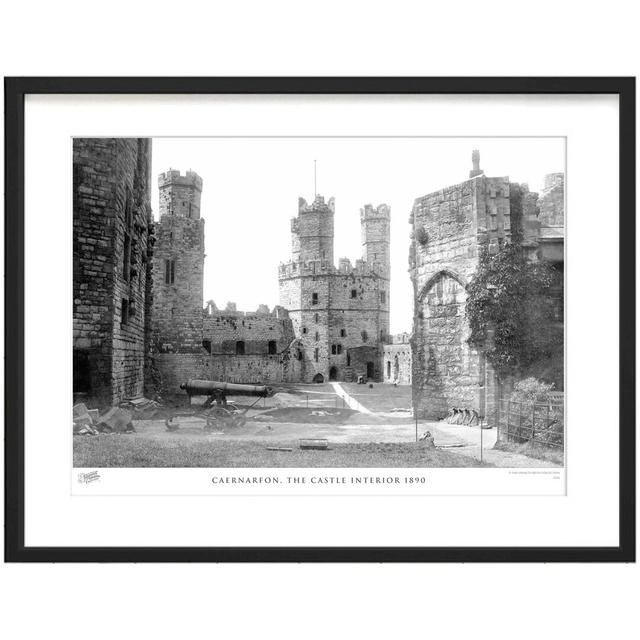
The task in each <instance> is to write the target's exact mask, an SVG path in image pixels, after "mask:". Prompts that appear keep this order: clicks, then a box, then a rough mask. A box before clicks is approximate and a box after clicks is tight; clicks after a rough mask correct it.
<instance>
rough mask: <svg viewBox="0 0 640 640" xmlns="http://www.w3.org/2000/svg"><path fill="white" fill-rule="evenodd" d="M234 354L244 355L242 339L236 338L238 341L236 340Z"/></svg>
mask: <svg viewBox="0 0 640 640" xmlns="http://www.w3.org/2000/svg"><path fill="white" fill-rule="evenodd" d="M236 355H237V356H243V355H244V340H238V342H236Z"/></svg>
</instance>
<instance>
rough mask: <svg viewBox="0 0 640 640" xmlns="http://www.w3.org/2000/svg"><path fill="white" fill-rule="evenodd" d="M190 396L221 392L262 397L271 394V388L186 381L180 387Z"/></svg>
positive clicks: (215, 381)
mask: <svg viewBox="0 0 640 640" xmlns="http://www.w3.org/2000/svg"><path fill="white" fill-rule="evenodd" d="M180 388H181V389H184V390H185V391H186V392H187V393H188V394H189V395H190V396H210V395H213V394H214V393H216V391H221V392H222V393H224V394H226V395H233V396H263V397H268V396H270V395H271V393H272V389H271V387H267V386H266V385H262V384H237V383H234V382H220V381H218V380H188V381H187V382H184V383H183V384H181V385H180Z"/></svg>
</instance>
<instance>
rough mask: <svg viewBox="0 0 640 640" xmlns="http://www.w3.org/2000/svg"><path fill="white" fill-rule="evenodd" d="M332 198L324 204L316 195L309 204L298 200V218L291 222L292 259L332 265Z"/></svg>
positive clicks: (320, 197) (333, 206)
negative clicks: (319, 261) (323, 261)
mask: <svg viewBox="0 0 640 640" xmlns="http://www.w3.org/2000/svg"><path fill="white" fill-rule="evenodd" d="M334 213H335V204H334V200H333V198H329V201H328V202H327V203H325V201H324V198H323V197H322V196H320V195H316V197H315V200H314V201H313V202H312V203H311V204H307V201H306V200H305V199H304V198H299V199H298V217H297V218H294V219H293V220H292V221H291V234H292V254H293V256H292V257H293V259H294V261H295V260H300V261H301V262H311V261H313V260H326V261H327V262H329V263H330V264H331V265H333V217H334Z"/></svg>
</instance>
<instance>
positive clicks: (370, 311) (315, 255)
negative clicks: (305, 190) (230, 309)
mask: <svg viewBox="0 0 640 640" xmlns="http://www.w3.org/2000/svg"><path fill="white" fill-rule="evenodd" d="M334 213H335V207H334V199H333V198H331V199H329V200H328V202H326V203H325V200H324V198H323V197H322V196H320V195H316V197H315V199H314V201H313V202H312V203H311V204H307V202H306V201H305V200H304V199H303V198H300V199H299V201H298V216H297V217H296V218H293V220H292V221H291V234H292V243H291V260H290V261H289V262H287V263H285V264H281V265H280V269H279V285H280V304H281V305H282V306H283V307H284V308H285V309H287V310H288V312H289V317H290V318H291V320H292V322H293V328H294V331H295V335H296V338H298V340H299V341H300V345H301V349H300V357H301V358H304V360H305V369H304V370H305V381H306V382H311V381H312V380H314V381H322V380H355V379H357V377H358V376H359V375H363V376H365V377H368V378H371V379H373V380H379V379H381V378H382V345H383V344H384V343H385V342H386V340H387V338H388V334H389V272H390V269H389V220H390V210H389V207H388V206H387V205H384V204H382V205H380V206H378V207H375V208H374V207H373V206H372V205H369V204H368V205H366V206H365V207H364V208H363V209H362V210H361V212H360V219H361V224H362V254H363V255H362V259H359V260H356V263H355V265H352V264H351V261H350V260H349V259H348V258H340V261H339V266H338V268H336V266H335V264H334V255H333V224H334Z"/></svg>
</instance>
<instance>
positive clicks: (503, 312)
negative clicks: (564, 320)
mask: <svg viewBox="0 0 640 640" xmlns="http://www.w3.org/2000/svg"><path fill="white" fill-rule="evenodd" d="M555 278H557V273H556V272H555V270H554V268H553V267H552V266H551V265H550V264H549V263H547V262H545V261H537V262H532V261H530V260H529V259H528V258H527V255H526V253H525V250H524V249H523V248H522V247H521V246H520V245H519V244H515V243H511V244H506V245H504V246H502V247H501V248H500V249H499V251H498V252H497V253H495V254H490V253H489V252H487V251H485V252H484V253H482V254H481V256H480V264H479V267H478V270H477V272H476V274H475V275H474V277H473V278H472V280H471V282H470V284H469V287H468V296H467V302H466V314H467V318H468V321H469V325H470V328H471V334H470V337H469V344H471V345H472V346H473V347H475V348H482V349H484V350H485V354H486V357H487V360H488V361H489V362H490V363H491V364H492V365H493V367H494V369H495V371H496V373H497V374H498V376H499V377H505V376H508V375H513V374H515V373H517V372H520V373H522V372H523V371H526V369H527V368H528V367H530V366H531V365H533V364H534V363H536V362H539V361H540V360H542V359H544V358H549V357H551V356H552V355H553V354H554V353H556V352H557V350H558V349H562V329H561V327H559V326H558V322H557V321H556V318H555V304H554V300H553V297H552V296H551V295H550V290H549V287H550V286H551V285H552V284H553V282H554V279H555ZM491 333H492V334H493V335H492V336H491V335H490V334H491Z"/></svg>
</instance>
